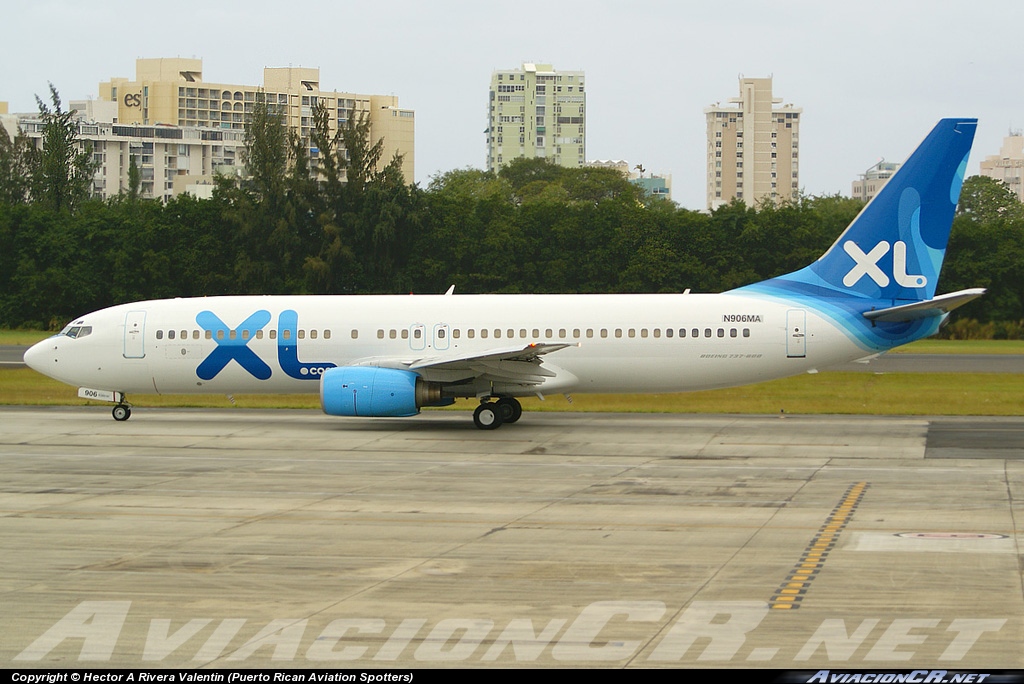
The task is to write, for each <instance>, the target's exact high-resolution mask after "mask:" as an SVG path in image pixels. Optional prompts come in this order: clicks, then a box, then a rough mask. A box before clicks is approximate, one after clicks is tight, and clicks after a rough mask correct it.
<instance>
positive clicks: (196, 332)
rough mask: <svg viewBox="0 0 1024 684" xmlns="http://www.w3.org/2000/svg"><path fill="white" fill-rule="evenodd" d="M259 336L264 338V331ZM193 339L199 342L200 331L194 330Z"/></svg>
mask: <svg viewBox="0 0 1024 684" xmlns="http://www.w3.org/2000/svg"><path fill="white" fill-rule="evenodd" d="M257 335H258V336H259V337H263V331H262V330H260V331H259V332H258V333H257ZM192 339H193V340H198V339H199V331H198V330H193V331H192Z"/></svg>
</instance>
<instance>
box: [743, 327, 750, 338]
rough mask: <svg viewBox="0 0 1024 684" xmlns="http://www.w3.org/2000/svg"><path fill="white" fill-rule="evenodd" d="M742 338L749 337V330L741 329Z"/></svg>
mask: <svg viewBox="0 0 1024 684" xmlns="http://www.w3.org/2000/svg"><path fill="white" fill-rule="evenodd" d="M743 336H744V337H750V328H744V329H743Z"/></svg>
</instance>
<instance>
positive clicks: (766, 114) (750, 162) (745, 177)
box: [704, 76, 803, 209]
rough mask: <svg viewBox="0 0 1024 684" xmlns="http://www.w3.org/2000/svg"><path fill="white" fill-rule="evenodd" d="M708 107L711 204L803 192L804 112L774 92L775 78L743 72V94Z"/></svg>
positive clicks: (751, 201) (781, 198) (784, 197)
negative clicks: (801, 125)
mask: <svg viewBox="0 0 1024 684" xmlns="http://www.w3.org/2000/svg"><path fill="white" fill-rule="evenodd" d="M729 102H730V104H728V105H721V104H715V105H713V106H711V107H707V108H706V109H705V110H704V115H705V117H706V118H707V136H708V153H707V179H708V182H707V208H708V209H716V208H717V207H719V206H721V205H723V204H727V203H728V202H730V201H731V200H733V199H741V200H743V201H744V202H745V203H746V204H747V205H748V206H754V205H755V204H757V203H758V202H760V201H761V200H763V199H765V198H768V199H771V200H772V201H773V202H776V203H778V202H781V201H784V200H793V199H796V198H797V197H798V196H799V192H800V174H799V168H800V167H799V159H800V144H799V142H800V115H801V114H802V113H803V110H802V109H800V108H799V107H794V106H793V105H791V104H786V105H783V104H782V100H781V99H780V98H773V97H772V79H771V77H769V78H743V77H742V76H741V77H740V96H739V97H737V98H733V99H731V100H729Z"/></svg>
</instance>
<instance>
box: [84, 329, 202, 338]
mask: <svg viewBox="0 0 1024 684" xmlns="http://www.w3.org/2000/svg"><path fill="white" fill-rule="evenodd" d="M79 337H81V335H79ZM181 339H183V340H187V339H188V330H182V331H181Z"/></svg>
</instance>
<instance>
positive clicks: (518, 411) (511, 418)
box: [496, 397, 523, 423]
mask: <svg viewBox="0 0 1024 684" xmlns="http://www.w3.org/2000/svg"><path fill="white" fill-rule="evenodd" d="M496 403H497V405H498V408H499V409H501V422H502V423H514V422H516V421H517V420H519V419H520V418H522V417H523V405H522V404H520V403H519V400H518V399H516V398H514V397H502V398H501V399H499V400H498V401H497V402H496Z"/></svg>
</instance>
